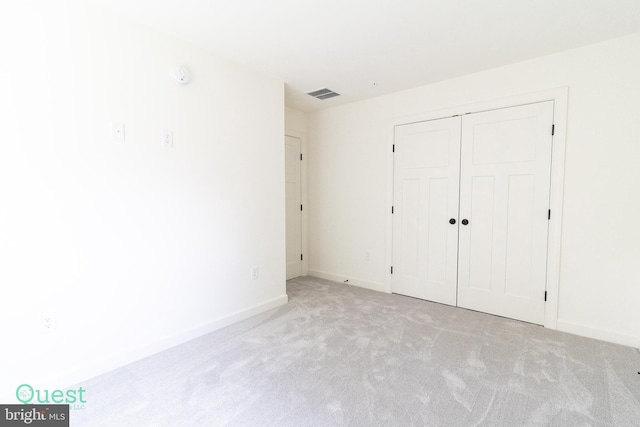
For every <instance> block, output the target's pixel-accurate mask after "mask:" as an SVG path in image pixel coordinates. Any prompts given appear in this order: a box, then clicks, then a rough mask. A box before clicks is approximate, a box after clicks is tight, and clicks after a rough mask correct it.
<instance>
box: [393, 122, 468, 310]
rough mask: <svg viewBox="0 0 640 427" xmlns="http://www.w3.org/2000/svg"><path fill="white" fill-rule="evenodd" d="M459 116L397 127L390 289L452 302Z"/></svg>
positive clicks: (456, 232)
mask: <svg viewBox="0 0 640 427" xmlns="http://www.w3.org/2000/svg"><path fill="white" fill-rule="evenodd" d="M459 159H460V118H459V117H452V118H447V119H441V120H433V121H427V122H420V123H413V124H408V125H402V126H398V127H396V132H395V155H394V215H393V263H394V270H393V276H392V290H393V292H395V293H399V294H403V295H409V296H413V297H417V298H422V299H427V300H431V301H436V302H440V303H444V304H450V305H455V304H456V275H457V244H458V226H457V223H456V224H454V225H452V224H450V223H449V219H450V218H454V219H456V221H457V217H458V190H459V188H458V186H459Z"/></svg>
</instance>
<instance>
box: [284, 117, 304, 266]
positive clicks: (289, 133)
mask: <svg viewBox="0 0 640 427" xmlns="http://www.w3.org/2000/svg"><path fill="white" fill-rule="evenodd" d="M284 136H285V137H287V136H290V137H293V138H298V139H299V140H300V152H301V154H302V161H301V162H300V203H302V206H303V209H302V215H301V216H300V236H301V239H302V242H301V250H302V254H303V257H302V264H301V266H300V276H306V275H307V274H308V272H309V256H308V254H309V220H308V218H309V217H308V212H309V209H308V208H307V206H308V203H309V200H308V195H307V194H308V191H307V182H308V181H307V176H308V175H307V164H308V159H307V155H308V154H307V153H308V145H307V134H306V133H304V132H299V131H296V130H293V129H285V131H284ZM283 144H284V141H283ZM282 173H283V174H284V171H283V172H282ZM283 182H284V180H283Z"/></svg>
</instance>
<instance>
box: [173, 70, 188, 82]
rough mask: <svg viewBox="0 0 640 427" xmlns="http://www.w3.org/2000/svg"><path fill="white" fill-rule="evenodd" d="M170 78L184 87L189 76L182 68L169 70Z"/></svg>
mask: <svg viewBox="0 0 640 427" xmlns="http://www.w3.org/2000/svg"><path fill="white" fill-rule="evenodd" d="M171 78H172V79H173V81H175V82H176V83H180V84H181V85H186V84H187V83H189V80H190V79H191V76H190V75H189V70H187V69H186V68H184V67H175V68H174V69H172V70H171Z"/></svg>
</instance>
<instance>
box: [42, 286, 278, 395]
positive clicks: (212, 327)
mask: <svg viewBox="0 0 640 427" xmlns="http://www.w3.org/2000/svg"><path fill="white" fill-rule="evenodd" d="M288 300H289V297H288V296H287V295H286V294H284V295H281V296H279V297H276V298H272V299H270V300H267V301H265V302H262V303H259V304H256V305H253V306H250V307H247V308H245V309H242V310H239V311H236V312H234V313H231V314H229V315H227V316H224V317H220V318H218V319H214V320H211V321H209V322H206V323H204V324H201V325H199V326H196V327H194V328H191V329H188V330H184V331H181V332H179V333H177V334H174V335H172V336H168V337H166V338H163V339H160V340H158V341H155V342H152V343H147V344H145V345H143V346H141V347H138V348H133V349H130V350H127V351H125V352H122V353H117V354H112V355H109V356H108V357H105V358H103V359H101V360H94V361H92V362H90V363H87V364H84V365H81V366H79V367H76V368H74V369H73V370H70V371H67V372H63V373H59V374H58V375H56V376H55V377H52V378H48V379H44V381H43V383H44V384H42V385H43V386H44V387H47V386H49V384H51V385H52V387H55V388H56V389H61V388H67V387H71V386H73V385H76V384H80V383H81V382H82V381H86V380H88V379H91V378H93V377H96V376H98V375H102V374H105V373H107V372H110V371H112V370H114V369H117V368H121V367H123V366H125V365H128V364H130V363H133V362H135V361H138V360H140V359H144V358H145V357H149V356H151V355H154V354H156V353H159V352H161V351H164V350H167V349H169V348H171V347H175V346H177V345H180V344H183V343H185V342H187V341H191V340H193V339H195V338H198V337H201V336H203V335H206V334H208V333H210V332H213V331H216V330H218V329H222V328H224V327H226V326H229V325H231V324H233V323H236V322H239V321H241V320H244V319H248V318H249V317H252V316H255V315H257V314H260V313H263V312H265V311H267V310H271V309H273V308H277V307H280V306H282V305H285V304H286V303H287V302H288Z"/></svg>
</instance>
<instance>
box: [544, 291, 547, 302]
mask: <svg viewBox="0 0 640 427" xmlns="http://www.w3.org/2000/svg"><path fill="white" fill-rule="evenodd" d="M544 300H545V302H546V301H547V291H544Z"/></svg>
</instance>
